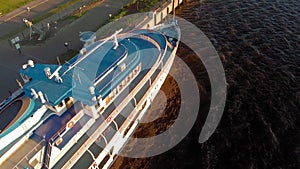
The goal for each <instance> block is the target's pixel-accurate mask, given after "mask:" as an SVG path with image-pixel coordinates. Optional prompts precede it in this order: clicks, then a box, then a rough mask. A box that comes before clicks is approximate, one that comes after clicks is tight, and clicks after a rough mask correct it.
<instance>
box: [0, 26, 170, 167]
mask: <svg viewBox="0 0 300 169" xmlns="http://www.w3.org/2000/svg"><path fill="white" fill-rule="evenodd" d="M137 34H138V35H143V34H147V36H149V37H150V38H151V39H152V40H154V41H155V42H156V43H157V44H159V45H160V46H159V48H157V46H156V45H155V44H153V43H151V42H149V41H147V40H146V39H143V38H140V37H139V36H135V37H131V38H126V39H125V40H123V41H122V42H120V44H121V46H123V47H121V48H122V49H120V51H119V52H120V53H119V54H121V55H122V56H123V55H125V53H126V52H127V54H128V56H126V57H129V58H134V57H133V56H135V55H136V53H137V51H139V52H140V56H141V60H140V62H141V63H142V72H140V74H139V75H138V76H137V77H136V79H134V80H133V82H132V83H131V84H130V85H129V86H128V90H126V92H127V93H121V94H120V95H119V97H118V98H116V100H115V101H114V104H111V105H110V106H109V107H108V108H107V109H106V110H105V111H104V113H103V114H102V117H100V118H98V119H97V120H96V121H95V123H94V125H93V127H91V128H90V129H89V130H88V131H87V133H93V132H95V131H96V129H97V128H98V126H100V124H102V123H103V121H104V119H106V118H107V117H108V116H109V115H110V114H111V112H113V111H114V109H115V105H118V104H120V103H121V102H122V101H123V99H124V98H125V97H126V96H127V94H128V92H130V91H132V90H133V88H134V87H135V86H136V85H137V84H138V83H139V82H140V81H142V80H145V79H143V78H144V76H145V75H146V74H147V73H148V72H149V70H150V69H151V68H152V67H153V65H154V64H155V63H156V62H157V60H158V59H165V58H160V57H163V54H165V55H170V52H171V49H170V48H169V47H167V48H166V46H167V44H166V41H165V39H164V36H161V35H160V34H157V33H155V32H153V33H152V32H149V31H147V30H142V31H139V32H137ZM133 44H142V45H133ZM123 49H125V51H124V50H123ZM165 49H167V51H165ZM124 57H125V56H124ZM77 59H78V58H77ZM111 61H112V62H114V63H115V62H119V61H120V59H118V58H115V59H113V60H111ZM75 62H76V59H74V60H73V61H72V63H75ZM69 64H70V63H69ZM110 64H111V63H110ZM78 67H79V68H80V69H82V68H81V67H80V66H78ZM107 69H108V67H106V68H103V70H101V71H98V72H96V74H95V73H94V74H93V76H94V77H95V76H96V77H97V76H98V75H99V76H101V75H103V74H105V73H107ZM113 76H114V75H113V74H111V75H109V76H107V79H108V80H112V79H113ZM104 80H106V79H104ZM121 80H122V79H121ZM147 80H148V79H147ZM105 83H107V81H102V83H99V85H98V86H96V87H98V88H97V90H101V89H104V84H105ZM43 87H45V86H43ZM110 90H111V89H107V91H110ZM146 91H147V87H146V88H144V87H143V88H142V89H141V90H140V91H139V92H138V93H137V94H136V99H137V100H138V101H139V100H140V99H141V98H142V96H143V94H144V93H145V92H146ZM14 109H16V110H20V109H21V108H20V105H19V102H18V103H16V107H15V108H14ZM80 109H82V107H81V108H78V105H77V104H74V105H73V106H72V107H71V108H69V109H68V110H67V111H66V112H65V113H63V114H62V115H61V116H57V115H55V114H53V115H51V116H49V117H47V119H46V120H45V121H43V123H42V124H41V126H40V127H38V128H37V129H36V130H35V131H34V132H33V135H32V136H31V137H30V138H29V140H27V141H26V142H25V143H24V145H23V146H21V147H20V148H19V149H18V150H17V151H16V152H15V154H13V155H12V156H11V158H9V160H7V161H6V162H4V163H3V164H2V165H1V167H3V168H13V167H14V166H15V164H16V163H18V165H17V167H19V168H22V167H23V168H24V167H29V165H28V164H29V160H30V159H31V157H32V156H33V153H32V152H33V151H34V152H38V150H40V149H41V148H42V147H43V146H44V145H45V144H47V143H48V142H49V141H50V140H51V138H52V137H53V136H54V135H55V134H57V132H58V131H60V130H61V129H62V128H63V127H65V126H66V123H67V122H68V121H69V120H70V119H71V118H72V117H73V116H74V115H75V114H76V112H79V110H80ZM122 111H123V113H122V114H121V113H120V116H118V117H120V118H116V123H118V124H120V125H121V124H122V122H124V118H126V117H127V116H128V115H129V114H130V110H122ZM131 111H132V110H131ZM121 116H122V118H121ZM89 119H90V117H89V116H87V115H84V116H83V117H82V118H81V123H76V124H75V125H74V127H72V128H71V129H70V130H68V131H67V132H66V133H65V134H64V135H63V136H62V138H63V139H62V140H63V141H62V142H61V143H60V144H59V145H58V146H57V147H58V148H59V149H62V148H63V147H64V146H65V145H66V144H67V143H68V141H69V140H70V139H71V138H72V137H73V136H74V135H75V134H76V133H77V132H78V131H79V130H81V128H82V125H83V124H85V122H87V121H88V120H89ZM109 127H110V128H114V125H110V126H109ZM103 130H105V131H106V137H108V138H110V139H111V138H112V137H113V135H114V134H115V133H116V132H117V131H116V130H110V131H108V130H107V129H103ZM88 139H89V136H88V135H87V134H84V135H83V136H82V137H81V138H80V139H79V140H78V141H77V143H76V144H74V146H72V147H71V149H70V150H69V151H68V152H67V153H66V154H64V156H63V157H62V159H61V160H60V161H59V162H58V163H56V164H55V166H54V167H53V168H61V167H62V166H63V165H64V164H66V162H68V160H69V159H70V157H72V156H74V154H75V152H76V153H78V150H79V148H80V147H81V146H82V145H83V144H84V143H85V142H86V140H88ZM52 141H53V140H52ZM91 141H92V143H91V146H90V147H88V148H90V150H91V151H92V152H93V154H99V153H100V152H101V151H102V150H103V149H102V148H101V146H99V145H101V144H102V143H96V142H95V140H91ZM108 141H109V139H108ZM43 153H44V152H43ZM79 153H82V155H83V156H82V157H81V158H80V159H79V160H78V161H77V162H76V163H75V165H74V166H73V168H78V167H79V166H80V168H82V167H85V166H86V167H88V166H89V165H90V163H89V161H90V162H91V163H92V157H91V155H90V154H89V153H88V152H87V151H84V152H79Z"/></svg>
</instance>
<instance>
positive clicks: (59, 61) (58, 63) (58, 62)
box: [56, 56, 61, 66]
mask: <svg viewBox="0 0 300 169" xmlns="http://www.w3.org/2000/svg"><path fill="white" fill-rule="evenodd" d="M56 59H57V62H58V64H59V66H60V65H61V64H60V60H59V57H58V56H57V57H56Z"/></svg>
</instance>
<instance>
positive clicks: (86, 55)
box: [63, 28, 123, 75]
mask: <svg viewBox="0 0 300 169" xmlns="http://www.w3.org/2000/svg"><path fill="white" fill-rule="evenodd" d="M122 31H123V28H121V29H119V30H118V31H116V32H115V33H114V34H113V35H111V36H110V37H107V38H105V39H104V41H103V42H102V43H100V44H99V45H97V46H96V47H94V48H93V49H92V50H90V51H89V52H87V53H86V54H85V55H84V56H83V57H81V58H79V59H78V60H77V61H76V62H74V63H73V64H72V65H70V66H69V67H68V69H67V70H66V71H65V72H64V73H63V75H65V74H66V73H67V72H68V71H70V70H71V69H72V68H73V67H75V66H76V65H77V64H79V63H80V62H81V61H82V60H84V59H85V58H87V57H88V56H89V55H90V54H91V53H93V52H94V51H95V50H97V49H98V48H99V47H100V46H102V45H103V44H105V43H106V42H107V41H109V40H110V39H112V38H114V37H115V36H116V35H117V34H118V33H120V32H122Z"/></svg>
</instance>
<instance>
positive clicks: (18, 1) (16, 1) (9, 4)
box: [0, 0, 33, 15]
mask: <svg viewBox="0 0 300 169" xmlns="http://www.w3.org/2000/svg"><path fill="white" fill-rule="evenodd" d="M31 1H33V0H0V13H2V15H3V14H6V13H9V12H11V11H13V10H15V9H17V8H20V7H22V6H24V5H26V4H28V3H29V2H31Z"/></svg>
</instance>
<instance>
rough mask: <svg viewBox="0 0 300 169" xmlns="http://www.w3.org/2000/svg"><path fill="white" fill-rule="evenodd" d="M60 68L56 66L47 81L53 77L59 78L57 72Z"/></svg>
mask: <svg viewBox="0 0 300 169" xmlns="http://www.w3.org/2000/svg"><path fill="white" fill-rule="evenodd" d="M61 68H62V66H58V68H57V69H56V70H55V71H54V72H53V73H52V75H51V76H50V77H49V79H52V78H53V77H54V76H59V73H58V71H59V70H60V69H61Z"/></svg>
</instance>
